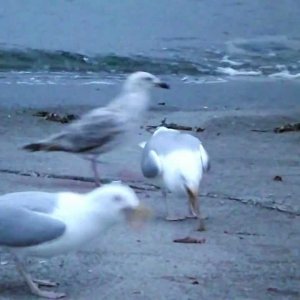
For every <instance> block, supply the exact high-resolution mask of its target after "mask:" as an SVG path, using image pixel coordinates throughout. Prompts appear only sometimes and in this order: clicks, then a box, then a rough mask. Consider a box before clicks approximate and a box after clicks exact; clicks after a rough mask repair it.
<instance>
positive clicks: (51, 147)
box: [22, 142, 64, 152]
mask: <svg viewBox="0 0 300 300" xmlns="http://www.w3.org/2000/svg"><path fill="white" fill-rule="evenodd" d="M22 149H24V150H27V151H29V152H37V151H63V150H64V148H63V147H62V146H60V145H57V144H51V143H43V142H37V143H31V144H27V145H25V146H23V147H22Z"/></svg>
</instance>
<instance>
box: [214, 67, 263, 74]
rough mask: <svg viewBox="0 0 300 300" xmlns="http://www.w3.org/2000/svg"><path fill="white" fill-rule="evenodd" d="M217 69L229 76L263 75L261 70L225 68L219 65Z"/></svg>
mask: <svg viewBox="0 0 300 300" xmlns="http://www.w3.org/2000/svg"><path fill="white" fill-rule="evenodd" d="M217 71H218V72H219V73H222V74H226V75H229V76H258V75H262V72H261V71H245V70H235V69H233V68H231V67H227V68H223V67H218V68H217Z"/></svg>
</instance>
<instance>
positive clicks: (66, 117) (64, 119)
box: [33, 111, 79, 124]
mask: <svg viewBox="0 0 300 300" xmlns="http://www.w3.org/2000/svg"><path fill="white" fill-rule="evenodd" d="M33 116H35V117H41V118H44V119H45V120H48V121H52V122H59V123H62V124H66V123H70V122H72V121H74V120H76V119H78V118H79V117H78V116H77V115H74V114H58V113H54V112H48V111H38V112H36V113H34V114H33Z"/></svg>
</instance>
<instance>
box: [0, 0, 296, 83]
mask: <svg viewBox="0 0 300 300" xmlns="http://www.w3.org/2000/svg"><path fill="white" fill-rule="evenodd" d="M299 12H300V2H299V1H298V0H284V1H271V0H266V1H261V0H251V1H239V0H228V1H219V0H172V1H170V0H153V1H147V0H127V1H121V0H111V1H97V0H52V1H39V0H28V1H22V0H11V1H6V2H3V3H2V4H1V7H0V85H1V86H2V87H3V86H5V85H14V86H15V85H20V86H21V85H29V86H41V85H47V86H50V85H67V86H68V85H74V84H75V85H79V86H87V85H91V86H100V85H102V86H103V85H114V84H115V83H116V82H118V81H119V80H120V79H122V78H123V77H124V76H126V74H128V73H131V72H134V71H137V70H144V71H148V72H152V73H154V74H157V75H162V76H168V77H174V78H176V79H179V80H181V81H182V82H183V83H185V84H199V85H205V84H214V83H215V84H218V83H226V82H228V81H231V80H241V81H245V80H248V81H253V80H260V81H261V80H266V81H269V80H272V81H281V80H288V81H295V82H297V81H298V80H299V78H300V33H299V28H300V18H299Z"/></svg>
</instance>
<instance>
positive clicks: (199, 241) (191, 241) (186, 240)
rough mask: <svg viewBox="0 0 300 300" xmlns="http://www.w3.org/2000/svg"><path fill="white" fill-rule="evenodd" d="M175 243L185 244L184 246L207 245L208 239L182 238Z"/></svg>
mask: <svg viewBox="0 0 300 300" xmlns="http://www.w3.org/2000/svg"><path fill="white" fill-rule="evenodd" d="M173 242H174V243H183V244H204V243H206V239H205V238H202V239H198V238H194V237H189V236H187V237H184V238H180V239H175V240H173Z"/></svg>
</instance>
